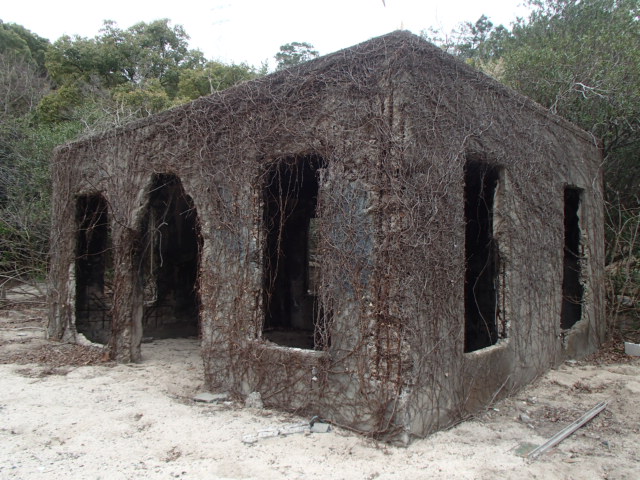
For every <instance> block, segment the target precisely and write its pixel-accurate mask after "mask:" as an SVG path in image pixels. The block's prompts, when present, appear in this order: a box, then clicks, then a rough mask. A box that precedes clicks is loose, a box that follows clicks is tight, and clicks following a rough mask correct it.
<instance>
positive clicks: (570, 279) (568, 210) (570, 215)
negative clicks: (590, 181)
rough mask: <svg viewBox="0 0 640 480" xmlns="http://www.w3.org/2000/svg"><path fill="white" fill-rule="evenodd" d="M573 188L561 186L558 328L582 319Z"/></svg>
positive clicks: (577, 201)
mask: <svg viewBox="0 0 640 480" xmlns="http://www.w3.org/2000/svg"><path fill="white" fill-rule="evenodd" d="M581 195H582V191H581V190H580V189H579V188H575V187H566V188H565V189H564V258H563V276H562V312H561V314H560V327H561V328H562V329H565V330H567V329H569V328H571V327H573V326H574V325H575V324H576V323H578V322H579V321H580V319H581V318H582V301H583V296H584V287H583V285H582V283H581V279H580V277H581V274H582V271H581V257H582V242H581V237H582V232H581V230H580V216H579V213H580V197H581Z"/></svg>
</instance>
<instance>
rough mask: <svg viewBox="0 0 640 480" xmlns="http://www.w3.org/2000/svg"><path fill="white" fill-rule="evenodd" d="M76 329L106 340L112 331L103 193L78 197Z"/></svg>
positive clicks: (109, 255)
mask: <svg viewBox="0 0 640 480" xmlns="http://www.w3.org/2000/svg"><path fill="white" fill-rule="evenodd" d="M75 220H76V225H77V231H76V255H75V279H76V292H75V293H76V295H75V296H76V302H75V317H76V330H77V331H78V333H81V334H83V335H84V336H85V337H86V338H87V339H89V340H90V341H92V342H97V343H107V342H108V341H109V336H110V334H111V300H112V296H113V291H112V287H113V285H112V279H113V262H112V246H111V229H110V227H109V214H108V206H107V202H106V200H105V199H104V197H102V196H101V195H82V196H79V197H77V199H76V219H75Z"/></svg>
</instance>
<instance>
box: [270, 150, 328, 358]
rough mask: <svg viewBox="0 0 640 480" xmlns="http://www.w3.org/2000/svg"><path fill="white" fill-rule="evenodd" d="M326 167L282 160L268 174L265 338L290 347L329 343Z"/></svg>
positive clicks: (308, 161) (307, 161) (319, 161)
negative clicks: (324, 279) (323, 210)
mask: <svg viewBox="0 0 640 480" xmlns="http://www.w3.org/2000/svg"><path fill="white" fill-rule="evenodd" d="M321 168H324V162H323V161H322V159H320V158H317V157H299V158H289V159H285V160H281V161H279V162H278V163H277V164H276V165H274V166H273V167H272V168H271V169H270V170H269V171H268V172H267V175H266V180H267V181H266V185H265V187H264V191H263V201H264V223H265V230H266V246H265V255H264V290H263V292H264V309H265V321H264V327H263V337H264V338H266V339H268V340H270V341H272V342H274V343H278V344H280V345H284V346H288V347H298V348H307V349H322V348H324V347H325V346H326V341H327V340H326V338H325V334H324V332H322V334H319V332H320V330H321V328H320V325H319V322H324V321H325V320H324V312H323V311H322V308H321V306H320V302H319V301H318V295H319V283H320V265H321V259H320V254H319V249H318V243H319V240H318V238H319V231H320V219H319V218H318V217H317V211H318V195H319V170H320V169H321Z"/></svg>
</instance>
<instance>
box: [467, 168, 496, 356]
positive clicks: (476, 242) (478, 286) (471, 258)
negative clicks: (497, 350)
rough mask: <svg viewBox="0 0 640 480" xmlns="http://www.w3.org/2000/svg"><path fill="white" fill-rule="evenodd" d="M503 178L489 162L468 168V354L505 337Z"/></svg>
mask: <svg viewBox="0 0 640 480" xmlns="http://www.w3.org/2000/svg"><path fill="white" fill-rule="evenodd" d="M500 174H501V169H500V168H499V167H496V166H492V165H490V164H488V163H485V162H479V161H467V163H466V165H465V171H464V178H465V187H464V195H465V204H464V213H465V298H464V304H465V305H464V306H465V339H464V344H465V345H464V351H465V352H473V351H475V350H479V349H482V348H485V347H488V346H491V345H494V344H495V343H496V342H497V341H498V338H499V337H500V336H504V333H505V332H504V331H503V330H504V328H502V329H499V326H498V318H499V315H500V312H499V305H500V303H499V299H498V296H499V293H500V285H499V284H500V278H499V273H500V271H499V270H500V259H499V252H498V245H497V242H496V240H495V238H494V231H493V223H494V205H495V196H496V191H497V189H498V183H499V180H500ZM500 330H502V331H500Z"/></svg>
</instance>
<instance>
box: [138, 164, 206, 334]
mask: <svg viewBox="0 0 640 480" xmlns="http://www.w3.org/2000/svg"><path fill="white" fill-rule="evenodd" d="M142 232H143V238H142V240H143V241H142V248H141V252H140V254H139V273H140V281H141V283H142V291H143V299H144V312H143V320H142V328H143V335H144V336H145V337H155V338H176V337H192V336H197V335H198V334H199V328H198V317H199V311H200V299H199V295H198V263H199V259H200V254H199V252H200V246H201V245H200V242H201V241H200V232H199V223H198V215H197V213H196V209H195V207H194V206H193V201H192V200H191V198H190V197H189V196H188V195H186V194H185V192H184V189H183V187H182V183H181V182H180V179H179V178H178V177H177V176H175V175H167V174H160V175H155V176H154V179H153V181H152V185H151V190H150V193H149V206H148V209H147V213H146V215H145V218H144V221H143V226H142Z"/></svg>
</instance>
